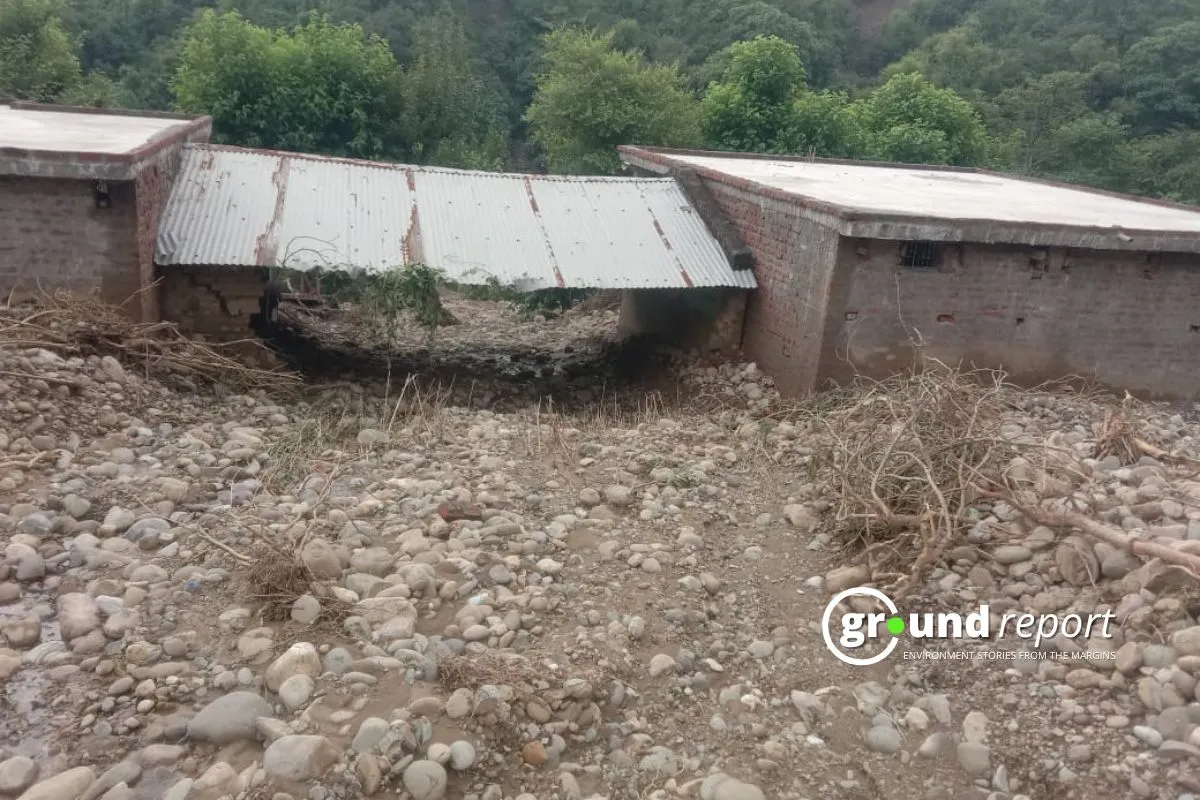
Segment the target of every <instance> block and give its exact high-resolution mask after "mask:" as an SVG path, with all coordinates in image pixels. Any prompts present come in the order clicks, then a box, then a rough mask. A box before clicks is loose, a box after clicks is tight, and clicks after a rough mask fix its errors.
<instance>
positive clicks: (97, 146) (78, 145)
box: [0, 105, 187, 155]
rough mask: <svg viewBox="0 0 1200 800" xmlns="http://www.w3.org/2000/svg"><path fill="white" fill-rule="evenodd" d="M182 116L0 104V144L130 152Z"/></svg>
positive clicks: (67, 150) (173, 125) (70, 150)
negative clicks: (136, 115) (36, 109)
mask: <svg viewBox="0 0 1200 800" xmlns="http://www.w3.org/2000/svg"><path fill="white" fill-rule="evenodd" d="M186 124H187V121H186V120H181V119H162V118H157V117H127V116H124V115H120V116H118V115H117V114H80V113H75V112H64V111H40V110H38V111H34V110H30V109H25V108H13V107H12V106H6V105H0V147H17V148H20V149H22V150H43V151H53V152H56V153H108V154H112V155H123V154H128V153H133V152H134V151H135V150H137V149H138V148H139V147H141V146H142V145H144V144H146V143H147V142H148V141H150V139H151V138H152V137H154V136H155V135H157V134H160V133H164V132H167V131H171V130H172V129H174V128H180V127H184V126H186Z"/></svg>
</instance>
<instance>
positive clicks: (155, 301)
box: [137, 148, 180, 321]
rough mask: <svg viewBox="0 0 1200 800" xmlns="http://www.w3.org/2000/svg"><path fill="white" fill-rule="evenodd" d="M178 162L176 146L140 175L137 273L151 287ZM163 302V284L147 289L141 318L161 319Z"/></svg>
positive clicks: (148, 165) (138, 182) (144, 294)
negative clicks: (161, 220)
mask: <svg viewBox="0 0 1200 800" xmlns="http://www.w3.org/2000/svg"><path fill="white" fill-rule="evenodd" d="M179 161H180V154H179V149H178V148H176V149H174V150H172V151H171V152H170V153H168V154H167V155H166V156H164V157H163V158H160V159H158V160H156V161H155V162H154V163H151V164H147V165H146V166H144V167H143V168H142V171H141V172H139V173H138V176H137V261H138V276H139V278H140V280H141V283H142V286H145V287H152V285H153V284H154V281H155V277H156V276H155V269H154V245H155V240H156V239H157V237H158V219H159V217H160V216H161V215H162V210H163V207H164V206H165V205H166V202H167V197H168V195H169V194H170V192H171V185H172V184H173V183H174V181H175V176H176V175H177V174H178V172H179ZM161 303H162V289H161V287H153V288H147V290H146V291H144V292H142V295H141V311H142V319H145V320H155V321H157V320H159V319H161V318H162V315H161Z"/></svg>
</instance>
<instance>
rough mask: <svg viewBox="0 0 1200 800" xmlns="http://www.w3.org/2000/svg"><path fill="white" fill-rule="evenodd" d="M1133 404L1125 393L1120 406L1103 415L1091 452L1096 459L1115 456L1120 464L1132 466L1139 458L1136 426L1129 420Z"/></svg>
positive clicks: (1131, 399)
mask: <svg viewBox="0 0 1200 800" xmlns="http://www.w3.org/2000/svg"><path fill="white" fill-rule="evenodd" d="M1133 402H1134V401H1133V398H1132V397H1130V396H1129V394H1128V393H1126V395H1125V399H1124V400H1122V401H1121V405H1120V406H1118V407H1117V408H1112V409H1109V410H1108V411H1107V412H1106V413H1105V415H1104V422H1103V423H1101V425H1100V433H1099V435H1098V436H1097V437H1096V448H1095V450H1094V451H1093V452H1094V455H1095V457H1096V458H1108V457H1109V456H1116V457H1117V459H1118V460H1120V462H1121V463H1122V464H1132V463H1133V462H1135V461H1137V460H1138V458H1140V457H1141V455H1142V453H1141V452H1140V450H1139V448H1138V444H1137V442H1138V438H1137V432H1138V431H1137V426H1136V425H1135V424H1134V423H1133V420H1132V419H1131V418H1130V411H1131V409H1132V406H1133Z"/></svg>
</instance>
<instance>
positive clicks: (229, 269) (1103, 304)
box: [0, 102, 1200, 399]
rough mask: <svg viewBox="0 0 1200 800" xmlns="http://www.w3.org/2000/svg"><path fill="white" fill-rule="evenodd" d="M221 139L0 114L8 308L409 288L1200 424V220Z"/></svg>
mask: <svg viewBox="0 0 1200 800" xmlns="http://www.w3.org/2000/svg"><path fill="white" fill-rule="evenodd" d="M210 133H211V120H210V119H208V118H207V117H182V116H178V115H170V114H155V113H142V112H126V111H122V112H109V111H101V110H95V109H78V108H62V107H47V106H37V105H32V104H28V103H15V102H14V103H8V104H4V103H0V292H3V293H4V294H5V295H7V294H8V293H9V292H14V293H15V294H18V295H19V294H21V293H29V292H34V291H36V290H37V289H38V287H41V288H43V289H49V288H54V287H64V288H68V289H71V290H75V291H81V292H94V293H97V294H99V295H100V296H101V297H102V298H103V299H104V300H106V301H108V302H111V303H117V304H124V305H123V307H124V308H125V309H126V310H127V312H128V313H130V314H131V315H132V316H134V317H137V318H140V319H144V320H157V319H161V318H166V319H168V320H171V321H173V322H176V323H178V324H179V325H180V327H181V329H183V330H184V331H186V332H189V333H193V334H202V335H206V336H213V337H217V338H226V339H228V338H239V337H244V336H246V335H248V334H249V332H250V329H251V327H252V319H253V318H254V316H255V314H256V312H258V310H259V308H260V302H261V301H262V299H263V293H264V289H265V287H266V285H267V282H268V278H269V276H270V274H271V273H272V271H274V270H278V269H279V268H281V267H286V268H288V269H297V270H299V271H301V272H306V271H312V270H320V271H343V272H351V273H363V272H366V273H371V272H375V271H379V270H386V269H392V268H395V267H397V266H401V265H404V264H409V263H424V264H428V265H429V266H433V267H436V268H438V269H440V270H442V271H443V272H444V273H445V274H446V275H447V277H448V278H449V279H450V280H451V281H453V282H455V283H463V284H472V283H473V284H484V283H490V282H493V281H498V282H499V283H501V284H503V285H506V286H509V287H511V288H515V289H517V290H519V291H529V290H533V289H543V288H553V287H558V288H592V289H603V290H609V291H619V292H620V293H621V296H622V305H621V321H620V328H621V330H620V333H621V334H623V335H632V334H637V333H646V332H649V333H656V334H660V335H663V336H666V337H668V338H669V339H671V340H672V341H674V342H675V343H677V344H681V345H684V346H688V347H696V348H698V349H701V350H704V351H709V352H721V353H732V352H734V351H737V350H739V349H740V350H741V354H742V356H743V357H744V358H746V359H749V360H753V361H756V362H757V363H758V364H759V365H760V366H761V367H762V368H763V370H764V371H765V372H767V373H768V374H770V375H771V376H772V377H774V379H775V381H776V383H777V385H778V386H779V387H780V389H781V390H782V391H783V392H784V393H786V394H793V395H795V394H803V393H806V392H809V391H813V390H815V389H819V388H823V387H825V386H826V385H828V384H830V383H833V382H842V381H845V380H846V379H848V378H850V377H852V376H853V375H854V374H856V373H865V374H868V375H873V376H883V375H886V374H890V373H894V372H896V371H899V370H903V369H906V368H909V367H910V366H912V365H913V364H914V363H916V364H919V363H921V362H922V361H923V360H925V359H937V360H939V361H944V362H949V363H955V364H958V363H962V364H965V365H967V366H979V367H1000V368H1003V369H1005V370H1006V371H1008V372H1009V373H1010V374H1011V375H1012V376H1013V377H1014V378H1015V379H1017V380H1020V381H1024V382H1030V383H1032V382H1038V381H1042V380H1045V379H1058V378H1061V377H1064V376H1068V375H1078V376H1082V377H1085V378H1088V379H1091V380H1095V381H1097V382H1099V383H1101V384H1104V385H1108V386H1111V387H1115V388H1121V389H1127V390H1130V391H1133V392H1135V393H1140V394H1143V395H1146V396H1151V397H1162V398H1172V399H1195V398H1197V397H1200V370H1198V369H1197V367H1198V366H1200V349H1198V348H1197V344H1198V343H1200V209H1195V208H1190V207H1186V206H1180V205H1175V204H1171V203H1166V202H1159V201H1151V200H1146V199H1142V198H1133V197H1125V196H1119V195H1115V194H1109V193H1104V192H1098V191H1092V190H1085V189H1081V188H1078V187H1071V186H1064V185H1059V184H1054V183H1049V182H1044V181H1035V180H1027V179H1018V178H1014V177H1010V176H1003V175H997V174H993V173H988V172H984V171H977V170H965V169H950V168H930V167H907V166H898V165H887V164H867V163H862V162H838V161H820V160H813V159H800V158H795V159H788V158H780V157H763V156H754V155H739V154H718V153H703V152H685V151H670V150H661V149H653V148H640V147H632V146H631V147H624V148H622V149H621V150H622V157H623V159H624V161H625V162H626V164H627V166H628V167H629V168H630V170H631V171H632V172H633V173H634V174H633V175H631V176H622V177H578V176H547V175H518V174H498V173H484V172H471V171H465V170H450V169H439V168H433V167H418V166H413V165H404V164H384V163H374V162H365V161H352V160H347V159H338V158H326V157H320V156H310V155H303V154H298V153H281V152H271V151H263V150H247V149H243V148H234V147H220V146H215V145H209V144H207V141H208V138H209V136H210Z"/></svg>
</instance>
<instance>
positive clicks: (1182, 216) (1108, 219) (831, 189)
mask: <svg viewBox="0 0 1200 800" xmlns="http://www.w3.org/2000/svg"><path fill="white" fill-rule="evenodd" d="M678 158H679V160H680V161H684V162H686V163H688V164H692V165H695V166H700V167H708V168H710V169H714V170H717V171H720V172H725V173H728V174H730V175H734V176H736V177H739V178H743V179H744V180H749V181H754V182H755V183H761V184H764V185H767V186H771V187H773V188H776V189H779V190H781V191H784V192H787V193H789V194H796V195H800V196H803V197H811V198H813V199H816V200H822V201H824V202H826V203H830V204H832V205H836V206H841V207H843V208H846V209H852V210H855V211H859V212H867V213H872V214H886V215H897V216H899V215H904V216H917V217H933V218H937V219H946V220H995V221H997V222H1015V223H1033V224H1051V225H1079V226H1085V227H1094V228H1107V227H1120V228H1131V229H1135V230H1160V231H1184V230H1188V231H1196V232H1197V233H1200V209H1197V210H1195V211H1189V210H1184V209H1180V208H1171V207H1167V206H1160V205H1156V204H1152V203H1147V202H1139V201H1137V200H1131V199H1124V198H1117V197H1111V196H1108V195H1104V194H1099V193H1097V192H1090V191H1087V190H1086V189H1082V188H1079V189H1076V188H1066V187H1060V186H1051V185H1047V184H1042V183H1036V182H1032V181H1025V180H1021V179H1019V178H1009V177H1003V176H999V175H992V174H988V173H979V172H955V171H949V170H922V169H905V168H902V167H884V166H870V165H865V164H864V165H848V164H829V163H819V162H807V163H806V162H803V161H768V160H757V159H754V160H752V159H734V158H713V157H705V156H678Z"/></svg>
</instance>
